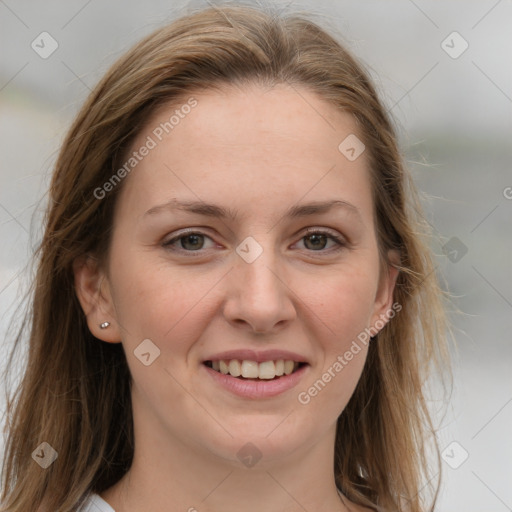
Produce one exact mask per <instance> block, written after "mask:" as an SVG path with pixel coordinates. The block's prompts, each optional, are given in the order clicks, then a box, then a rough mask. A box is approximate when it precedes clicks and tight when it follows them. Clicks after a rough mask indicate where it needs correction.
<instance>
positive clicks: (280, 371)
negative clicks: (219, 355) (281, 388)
mask: <svg viewBox="0 0 512 512" xmlns="http://www.w3.org/2000/svg"><path fill="white" fill-rule="evenodd" d="M203 364H204V365H205V366H207V367H208V368H211V369H212V370H215V371H216V372H219V373H221V374H223V375H229V376H231V377H236V378H238V379H242V380H277V379H280V378H281V377H286V376H287V375H291V374H292V373H294V372H296V371H297V370H298V369H299V368H302V367H303V366H305V365H306V364H307V363H302V362H298V361H291V360H283V359H278V360H276V361H263V362H261V363H258V362H256V361H250V360H243V361H240V360H238V359H230V360H224V359H222V360H218V361H205V362H204V363H203Z"/></svg>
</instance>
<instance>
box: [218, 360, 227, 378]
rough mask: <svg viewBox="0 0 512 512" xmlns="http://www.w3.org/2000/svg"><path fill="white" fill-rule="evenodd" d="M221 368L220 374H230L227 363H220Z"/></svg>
mask: <svg viewBox="0 0 512 512" xmlns="http://www.w3.org/2000/svg"><path fill="white" fill-rule="evenodd" d="M219 366H220V373H223V374H224V375H227V374H228V373H229V368H228V365H227V364H226V363H225V361H219Z"/></svg>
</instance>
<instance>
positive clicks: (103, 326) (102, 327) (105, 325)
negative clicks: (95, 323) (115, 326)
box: [100, 322, 110, 329]
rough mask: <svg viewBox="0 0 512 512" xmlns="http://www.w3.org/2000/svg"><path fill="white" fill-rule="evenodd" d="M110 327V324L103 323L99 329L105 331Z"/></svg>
mask: <svg viewBox="0 0 512 512" xmlns="http://www.w3.org/2000/svg"><path fill="white" fill-rule="evenodd" d="M109 325H110V322H103V323H102V324H100V329H106V328H107V327H108V326H109Z"/></svg>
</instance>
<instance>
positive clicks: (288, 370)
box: [284, 361, 294, 375]
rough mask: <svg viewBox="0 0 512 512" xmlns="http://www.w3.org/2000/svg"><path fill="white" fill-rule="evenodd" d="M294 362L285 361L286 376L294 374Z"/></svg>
mask: <svg viewBox="0 0 512 512" xmlns="http://www.w3.org/2000/svg"><path fill="white" fill-rule="evenodd" d="M293 366H294V364H293V361H285V362H284V374H285V375H290V373H292V372H293Z"/></svg>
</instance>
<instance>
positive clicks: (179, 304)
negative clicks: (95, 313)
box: [112, 253, 218, 350]
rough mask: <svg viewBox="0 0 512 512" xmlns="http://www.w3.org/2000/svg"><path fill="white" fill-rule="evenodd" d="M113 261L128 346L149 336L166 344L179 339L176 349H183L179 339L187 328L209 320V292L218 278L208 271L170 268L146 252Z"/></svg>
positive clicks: (122, 322) (116, 301)
mask: <svg viewBox="0 0 512 512" xmlns="http://www.w3.org/2000/svg"><path fill="white" fill-rule="evenodd" d="M114 261H118V262H119V264H118V265H116V268H115V269H114V270H113V272H112V280H113V282H114V289H115V296H114V300H115V304H116V313H117V316H118V319H119V322H120V324H121V326H122V329H123V331H124V334H123V336H124V337H123V342H124V343H125V345H128V346H130V348H132V349H133V348H135V346H136V345H137V344H138V343H140V342H141V341H142V340H143V339H146V338H149V339H152V340H154V342H155V343H156V344H157V345H161V346H163V343H164V340H165V343H166V344H168V343H169V340H173V339H176V341H177V343H176V344H174V343H173V349H176V350H180V343H179V341H178V340H186V339H187V338H189V337H190V336H187V331H188V330H195V329H194V327H195V328H196V329H197V326H198V323H199V322H201V321H203V322H204V321H207V317H208V312H207V311H206V310H205V307H206V306H207V304H208V297H207V296H206V293H207V291H208V290H209V289H211V288H212V287H213V285H214V283H215V281H216V280H215V279H214V278H213V276H211V275H210V274H208V273H204V274H203V275H197V272H195V273H193V275H192V271H190V272H188V271H186V270H184V269H183V268H182V269H176V268H175V269H171V268H170V265H169V264H168V263H166V262H165V261H164V262H162V261H160V260H158V261H156V260H155V258H154V257H152V258H149V257H148V256H146V255H144V254H143V253H142V254H137V253H136V254H132V255H131V256H129V257H124V258H119V257H118V259H117V260H114ZM217 280H218V279H217ZM201 319H202V320H201Z"/></svg>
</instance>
